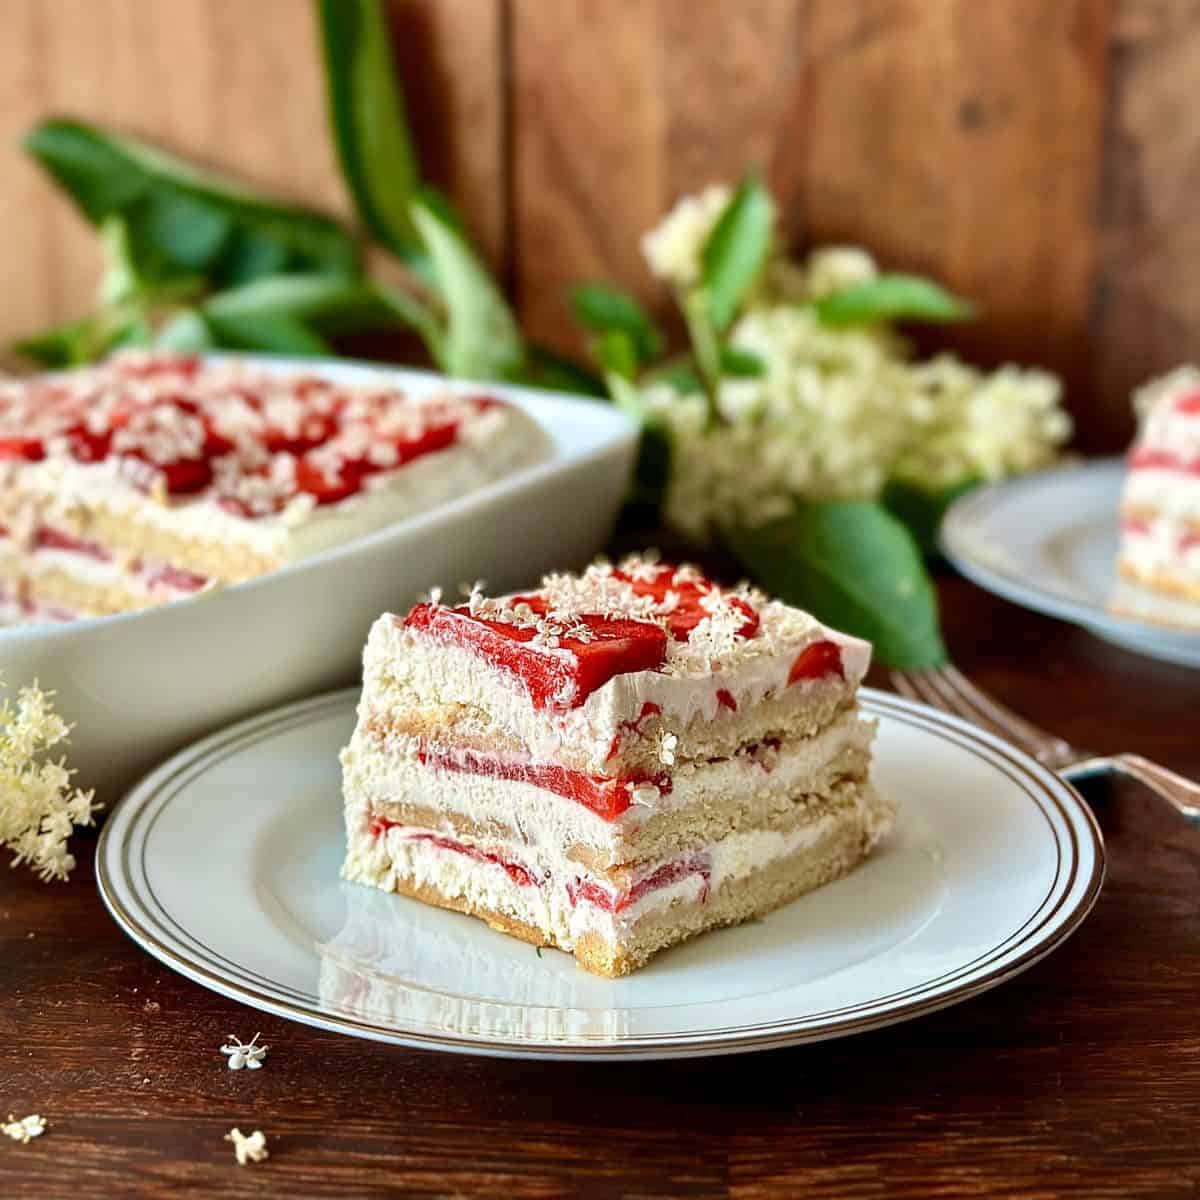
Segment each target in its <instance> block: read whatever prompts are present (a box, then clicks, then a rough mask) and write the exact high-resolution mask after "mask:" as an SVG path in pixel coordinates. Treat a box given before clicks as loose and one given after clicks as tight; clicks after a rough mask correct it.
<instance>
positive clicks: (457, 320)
mask: <svg viewBox="0 0 1200 1200" xmlns="http://www.w3.org/2000/svg"><path fill="white" fill-rule="evenodd" d="M412 216H413V221H414V223H415V224H416V227H417V232H418V233H419V234H420V235H421V241H422V242H423V244H424V246H425V250H426V252H427V253H428V256H429V270H430V274H431V275H432V277H433V280H434V282H435V284H436V287H437V291H438V295H439V296H440V298H441V300H442V303H443V304H444V305H445V308H446V330H445V335H444V339H443V342H442V346H441V353H440V355H439V356H438V365H439V366H440V367H441V368H442V370H444V371H445V372H446V373H447V374H450V375H458V376H462V377H463V378H467V379H509V378H511V377H512V375H513V374H515V373H516V372H517V371H518V370H519V369H520V366H521V362H522V360H523V358H524V347H523V345H522V342H521V334H520V331H519V330H518V328H517V322H516V319H515V318H514V317H513V314H512V311H511V310H510V309H509V307H508V303H507V301H506V300H505V299H504V296H503V295H502V294H501V292H500V289H499V288H498V287H497V286H496V284H495V283H494V282H493V280H492V278H491V276H490V275H489V274H488V272H487V269H486V268H485V267H484V266H483V264H482V263H481V262H480V261H479V259H478V258H476V256H475V254H474V252H473V251H472V250H471V247H470V246H469V245H468V243H467V241H466V239H465V238H464V237H463V235H462V234H461V233H460V232H459V231H458V230H457V229H455V228H454V227H453V226H452V225H451V224H449V223H448V222H447V221H446V219H445V217H444V216H442V215H441V214H439V213H438V212H437V211H436V210H435V209H434V208H433V207H431V206H430V205H429V204H428V203H427V202H426V201H424V200H417V201H414V203H413V206H412Z"/></svg>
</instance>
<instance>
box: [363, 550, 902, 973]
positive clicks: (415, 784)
mask: <svg viewBox="0 0 1200 1200" xmlns="http://www.w3.org/2000/svg"><path fill="white" fill-rule="evenodd" d="M869 658H870V648H869V646H868V645H867V644H866V643H865V642H862V641H859V640H857V639H855V638H850V637H847V636H845V635H843V634H840V633H835V632H833V631H832V630H829V629H827V628H825V627H824V626H823V625H821V624H820V623H819V622H818V621H816V620H815V619H814V618H812V617H810V616H809V615H808V614H806V613H803V612H800V611H799V610H797V609H794V608H789V607H788V606H786V605H784V604H782V603H779V602H778V601H773V600H768V599H766V597H764V596H763V595H761V594H760V593H758V592H755V591H752V590H750V589H748V588H745V587H741V588H737V589H724V588H721V587H718V586H717V585H716V584H714V583H712V582H711V581H710V580H708V579H706V578H705V577H704V576H703V575H702V574H700V573H699V572H698V571H696V570H695V569H693V568H689V567H680V568H675V567H672V566H666V565H661V564H658V563H656V562H652V561H648V560H646V559H640V558H635V559H631V560H627V561H626V562H624V563H622V564H621V565H620V567H618V568H614V567H611V566H608V565H597V566H592V567H590V568H588V570H587V571H585V572H584V573H583V574H582V575H580V576H575V575H555V576H550V577H548V578H546V579H545V580H544V581H543V585H542V587H541V588H540V589H538V590H537V591H535V592H531V593H529V594H526V595H514V596H507V597H504V598H501V599H488V598H486V597H485V596H483V595H482V594H481V593H480V592H479V590H476V591H474V592H473V593H472V594H471V596H470V597H469V599H468V600H467V601H466V602H465V603H463V604H459V605H453V606H451V605H446V604H442V603H440V602H439V600H438V599H437V598H434V599H433V600H431V601H430V602H429V603H423V604H418V605H417V606H416V607H415V608H414V609H413V610H412V611H411V612H410V613H409V614H408V615H407V616H406V617H399V616H392V615H385V616H383V617H381V618H380V619H379V620H378V621H377V622H376V623H375V626H374V628H373V629H372V630H371V635H370V638H369V640H368V642H367V647H366V652H365V655H364V684H363V693H362V700H361V703H360V705H359V710H358V725H357V728H356V729H355V732H354V736H353V738H352V740H351V742H350V745H349V746H348V747H347V748H346V750H345V751H344V752H343V769H344V785H345V806H346V811H345V815H346V829H347V839H348V854H347V858H346V863H345V867H344V874H345V876H346V877H347V878H348V879H353V880H358V881H360V882H363V883H369V884H373V885H374V886H376V887H380V888H384V889H386V890H392V891H397V892H402V893H403V894H405V895H407V896H412V897H415V898H416V899H419V900H424V901H426V902H427V903H430V904H436V905H440V906H442V907H444V908H452V909H457V910H459V911H461V912H465V913H470V914H471V915H473V916H477V917H481V918H483V919H484V920H485V921H487V922H488V923H489V924H490V925H492V926H494V927H495V928H497V929H501V930H504V931H505V932H507V933H511V934H514V935H515V936H517V937H520V938H524V939H525V940H527V941H530V942H533V943H535V944H537V945H549V946H557V947H559V948H561V949H563V950H567V951H569V952H571V953H573V954H574V955H575V957H576V959H577V960H578V961H579V963H580V964H581V965H582V966H584V967H585V968H587V969H588V970H589V971H593V972H596V973H597V974H600V975H610V976H615V975H624V974H627V973H628V972H630V971H633V970H635V969H637V968H638V967H640V966H641V965H642V964H644V963H645V962H646V960H647V959H648V958H649V957H650V956H651V955H653V954H655V953H656V952H657V951H659V950H662V949H664V948H666V947H668V946H672V945H674V944H675V943H677V942H680V941H683V940H684V939H686V938H689V937H692V936H693V935H694V934H697V933H702V932H703V931H704V930H707V929H712V928H715V927H717V926H721V925H731V924H735V923H737V922H739V921H745V920H747V919H748V918H751V917H754V916H757V915H759V914H762V913H765V912H767V911H769V910H770V909H773V908H776V907H777V906H779V905H781V904H784V903H786V902H787V901H789V900H791V899H793V898H794V897H796V896H799V895H801V894H802V893H803V892H807V891H809V890H811V889H812V888H815V887H819V886H820V885H821V884H824V883H827V882H829V881H830V880H832V879H835V878H837V877H838V876H840V875H843V874H845V873H846V872H847V871H849V870H850V869H851V868H852V867H854V866H855V865H856V864H857V863H859V862H861V861H862V859H863V858H864V857H865V856H866V855H867V854H868V853H869V852H870V850H871V848H872V847H873V846H874V845H875V844H876V842H877V841H878V840H879V839H880V838H881V837H882V836H883V834H884V833H885V832H886V831H887V830H888V828H889V827H890V824H891V820H892V810H891V807H890V805H889V804H888V803H887V802H886V801H885V800H884V799H882V798H881V797H880V796H879V795H877V794H876V792H875V791H874V790H873V789H872V787H871V785H870V783H869V781H868V767H869V764H870V743H871V737H872V734H873V726H872V725H871V723H869V722H867V721H864V720H863V719H862V717H861V716H860V715H859V712H858V708H857V706H856V703H855V693H856V690H857V688H858V684H859V682H860V680H861V679H862V676H863V674H864V672H865V671H866V669H867V664H868V660H869Z"/></svg>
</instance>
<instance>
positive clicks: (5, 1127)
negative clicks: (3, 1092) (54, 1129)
mask: <svg viewBox="0 0 1200 1200" xmlns="http://www.w3.org/2000/svg"><path fill="white" fill-rule="evenodd" d="M45 1132H46V1118H45V1117H43V1116H39V1115H38V1114H37V1113H31V1114H30V1115H29V1116H27V1117H21V1118H20V1120H18V1119H17V1118H16V1117H14V1116H13V1115H12V1113H9V1114H8V1120H7V1121H6V1122H4V1124H2V1125H0V1133H3V1134H4V1135H5V1136H6V1137H10V1138H12V1140H13V1141H14V1142H20V1143H21V1144H22V1145H26V1146H27V1145H28V1144H29V1143H30V1142H31V1141H32V1140H33V1139H34V1138H35V1137H41V1136H42V1134H43V1133H45Z"/></svg>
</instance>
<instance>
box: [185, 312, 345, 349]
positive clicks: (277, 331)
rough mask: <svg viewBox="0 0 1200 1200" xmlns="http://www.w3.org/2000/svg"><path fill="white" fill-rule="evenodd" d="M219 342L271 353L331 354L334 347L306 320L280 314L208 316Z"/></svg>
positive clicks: (219, 344)
mask: <svg viewBox="0 0 1200 1200" xmlns="http://www.w3.org/2000/svg"><path fill="white" fill-rule="evenodd" d="M208 326H209V328H210V329H211V330H212V336H213V340H214V341H215V343H216V345H218V346H220V347H222V348H224V349H226V350H265V351H267V352H269V353H271V354H300V355H320V356H325V355H330V354H332V353H333V347H332V346H330V344H329V343H328V342H327V341H326V340H325V339H324V338H323V337H321V336H320V334H318V333H315V332H314V331H313V330H312V329H310V328H309V327H308V326H307V325H306V324H305V323H304V322H303V321H298V320H296V319H295V318H294V317H286V316H281V315H278V314H263V315H261V316H242V317H239V318H238V320H237V321H236V322H227V321H222V320H221V319H219V318H216V317H211V316H210V317H209V318H208Z"/></svg>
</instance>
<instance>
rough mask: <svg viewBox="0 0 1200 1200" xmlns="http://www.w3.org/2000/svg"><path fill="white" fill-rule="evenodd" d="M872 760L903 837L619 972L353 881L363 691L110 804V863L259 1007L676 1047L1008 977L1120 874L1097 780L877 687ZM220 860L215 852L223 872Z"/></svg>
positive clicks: (923, 1001)
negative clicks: (810, 887)
mask: <svg viewBox="0 0 1200 1200" xmlns="http://www.w3.org/2000/svg"><path fill="white" fill-rule="evenodd" d="M860 696H861V698H862V702H863V705H864V707H865V708H866V710H867V711H868V712H870V713H872V714H873V715H875V716H876V717H878V718H879V723H880V728H879V739H878V743H877V763H876V779H877V782H878V785H879V786H880V787H881V788H883V789H886V790H887V791H888V792H889V793H890V794H891V795H893V796H894V797H896V799H897V800H898V801H899V802H900V818H899V821H898V824H897V828H896V830H895V832H894V833H893V834H892V836H891V837H890V839H889V840H888V841H887V842H886V843H885V844H884V846H883V847H882V848H881V849H880V850H879V851H878V852H877V853H876V855H875V856H874V857H873V858H872V859H871V860H870V861H869V862H867V863H866V864H865V865H864V866H862V867H860V868H859V869H858V870H856V871H855V872H854V873H853V874H851V875H850V876H848V877H847V878H845V879H843V880H840V881H839V882H837V883H834V884H831V885H829V886H827V887H825V888H822V889H820V890H819V891H816V892H813V893H812V894H810V895H808V896H805V897H802V898H801V899H799V900H797V901H795V902H793V903H792V904H790V905H788V906H786V907H785V908H782V909H780V910H778V911H777V912H775V913H773V914H771V915H770V916H769V917H767V918H766V919H765V920H763V921H761V922H758V923H754V924H749V925H743V926H739V927H737V928H735V929H727V930H721V931H719V932H716V933H710V934H706V935H704V936H703V937H701V938H698V939H697V940H695V941H694V942H689V943H687V944H685V945H684V946H681V947H679V948H677V949H674V950H671V951H668V952H666V953H665V954H663V955H660V956H659V957H658V958H656V959H654V960H653V961H652V962H651V963H650V965H649V966H647V967H645V968H644V969H643V970H642V971H640V972H638V973H637V974H635V975H633V976H630V977H628V978H626V979H616V980H611V979H601V978H597V977H594V976H591V975H588V974H586V973H585V972H584V971H582V970H580V969H579V968H578V967H576V965H575V963H574V960H573V959H571V958H570V957H568V956H567V955H565V954H562V953H560V952H558V951H556V950H544V951H541V952H539V951H537V950H535V949H534V947H532V946H529V945H526V944H525V943H524V942H519V941H516V940H513V939H511V938H508V937H506V936H505V935H504V934H500V933H496V932H494V931H493V930H491V929H489V928H488V927H487V926H486V925H484V924H482V923H481V922H479V921H475V920H472V919H471V918H469V917H464V916H461V915H459V914H458V913H452V912H444V911H442V910H440V909H434V908H429V907H426V906H425V905H422V904H419V903H417V902H416V901H412V900H408V899H405V898H402V897H397V896H390V895H387V894H384V893H382V892H378V891H375V890H373V889H368V888H365V887H360V886H358V885H355V884H350V883H345V882H343V881H341V880H340V879H339V878H338V868H339V864H340V861H341V856H342V844H343V842H342V824H341V817H342V814H341V795H340V786H339V770H338V763H337V751H338V749H339V748H340V747H341V746H342V745H344V744H345V742H346V741H347V739H348V738H349V736H350V731H351V729H352V727H353V723H354V705H355V701H356V698H357V696H356V693H354V692H341V693H334V694H332V695H328V696H323V697H318V698H316V699H314V700H308V701H303V702H301V703H299V704H294V705H290V706H288V707H285V708H281V709H277V710H275V711H274V712H269V713H266V714H263V715H261V716H258V717H254V718H252V719H250V720H248V721H244V722H242V723H240V724H238V725H234V726H232V727H231V728H230V729H228V730H226V731H224V732H222V733H219V734H215V735H214V736H212V737H209V738H206V739H205V740H204V741H202V742H199V743H197V744H196V745H195V746H193V747H191V748H190V749H188V750H186V751H184V752H182V753H180V754H178V755H176V756H175V757H174V758H173V759H170V760H169V761H168V762H166V763H165V764H164V765H163V766H162V767H160V768H159V769H158V770H157V771H155V772H154V773H153V774H152V775H150V776H149V777H147V778H146V779H145V780H144V781H143V782H142V783H141V784H140V785H139V786H138V787H136V788H135V789H134V790H133V791H132V792H131V793H130V794H129V795H128V796H127V797H126V798H125V799H124V800H123V801H122V802H121V804H120V805H119V806H118V808H117V810H116V811H115V812H114V813H113V814H112V816H111V817H110V818H109V820H108V822H107V824H106V826H105V829H104V832H103V834H102V836H101V838H100V843H99V846H98V848H97V852H96V855H97V863H96V865H97V878H98V880H99V884H100V891H101V894H102V895H103V897H104V901H105V903H106V904H107V905H108V908H109V911H110V912H111V913H112V914H113V916H114V917H115V918H116V920H117V921H118V923H119V924H120V925H122V926H123V927H124V929H125V930H126V932H127V933H128V934H129V935H130V936H131V937H132V938H133V939H134V940H135V941H136V942H138V943H139V944H140V945H142V946H143V947H144V948H145V949H146V950H148V951H149V952H150V953H151V954H153V955H155V956H156V957H157V958H159V959H161V960H162V961H163V962H164V963H166V964H167V965H168V966H170V967H173V968H174V969H176V970H177V971H179V972H180V973H182V974H183V975H186V976H187V977H188V978H190V979H193V980H195V981H196V982H197V983H200V984H203V985H204V986H205V987H208V988H211V989H212V990H213V991H216V992H219V993H221V994H222V995H225V996H229V997H232V998H233V999H236V1000H240V1001H242V1002H243V1003H245V1004H248V1005H251V1006H252V1007H254V1008H258V1009H262V1010H263V1011H266V1012H271V1013H275V1014H278V1015H280V1016H284V1017H289V1018H291V1019H293V1020H296V1021H302V1022H304V1023H306V1024H309V1025H316V1026H318V1027H320V1028H323V1029H329V1030H334V1031H338V1032H342V1033H348V1034H353V1035H355V1036H358V1037H366V1038H373V1039H377V1040H379V1041H384V1042H394V1043H398V1044H400V1045H406V1046H418V1047H425V1048H429V1049H439V1050H452V1051H459V1052H467V1053H476V1054H490V1055H502V1056H506V1057H514V1058H559V1059H584V1058H588V1059H617V1058H674V1057H684V1056H690V1055H705V1054H724V1053H731V1052H734V1051H739V1050H758V1049H765V1048H768V1047H773V1046H784V1045H791V1044H793V1043H798V1042H808V1041H817V1040H821V1039H824V1038H831V1037H838V1036H841V1035H844V1034H849V1033H856V1032H859V1031H861V1030H865V1029H872V1028H875V1027H877V1026H881V1025H888V1024H891V1023H893V1022H896V1021H902V1020H907V1019H908V1018H910V1017H916V1016H920V1015H922V1014H924V1013H928V1012H932V1011H934V1010H935V1009H938V1008H942V1007H944V1006H945V1005H948V1004H953V1003H955V1002H957V1001H959V1000H965V999H966V998H967V997H969V996H973V995H976V994H977V993H979V992H981V991H983V990H985V989H986V988H990V987H993V986H995V985H996V984H998V983H1002V982H1003V981H1004V980H1006V979H1009V978H1011V977H1012V976H1013V975H1015V974H1017V973H1018V972H1020V971H1023V970H1025V969H1026V968H1027V967H1029V966H1031V965H1032V964H1033V963H1035V962H1037V960H1038V959H1040V958H1041V957H1042V956H1043V955H1045V954H1048V953H1049V952H1050V951H1051V950H1053V949H1054V948H1055V947H1056V946H1057V945H1059V943H1060V942H1062V941H1063V939H1064V938H1066V937H1067V936H1068V935H1069V934H1070V933H1071V932H1072V931H1073V930H1075V929H1076V928H1078V926H1079V924H1080V922H1081V921H1082V920H1083V919H1084V917H1085V916H1086V915H1087V913H1088V910H1089V909H1090V908H1091V906H1092V904H1093V903H1094V901H1095V899H1096V896H1097V894H1098V893H1099V890H1100V885H1101V881H1102V879H1103V876H1104V847H1103V843H1102V841H1101V837H1100V833H1099V830H1098V829H1097V827H1096V823H1095V821H1094V820H1093V818H1092V816H1091V814H1090V812H1089V811H1088V809H1087V807H1086V806H1085V805H1084V803H1083V802H1082V800H1081V799H1080V798H1079V796H1078V794H1077V793H1076V792H1075V791H1074V790H1073V789H1072V788H1071V787H1070V786H1069V785H1068V784H1066V783H1064V782H1063V781H1062V780H1061V779H1059V778H1058V777H1057V776H1055V775H1053V774H1051V773H1050V772H1049V771H1048V770H1046V769H1045V768H1044V767H1042V766H1040V765H1039V764H1038V763H1036V762H1035V761H1034V760H1033V759H1031V758H1028V757H1026V756H1025V755H1023V754H1021V753H1019V752H1018V751H1017V750H1015V749H1013V748H1012V747H1011V746H1009V745H1007V744H1006V743H1005V742H1002V741H1000V740H999V739H997V738H994V737H992V736H990V735H988V734H986V733H983V732H981V731H980V730H978V729H976V728H974V727H973V726H970V725H967V724H965V723H964V722H962V721H959V720H956V719H955V718H953V717H948V716H946V715H944V714H941V713H938V712H935V711H933V710H932V709H928V708H925V707H923V706H921V705H918V704H913V703H912V702H910V701H907V700H902V699H900V698H899V697H896V696H892V695H889V694H886V693H882V692H875V691H871V690H869V689H868V690H864V691H863V692H861V693H860ZM217 867H219V870H215V868H217Z"/></svg>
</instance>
